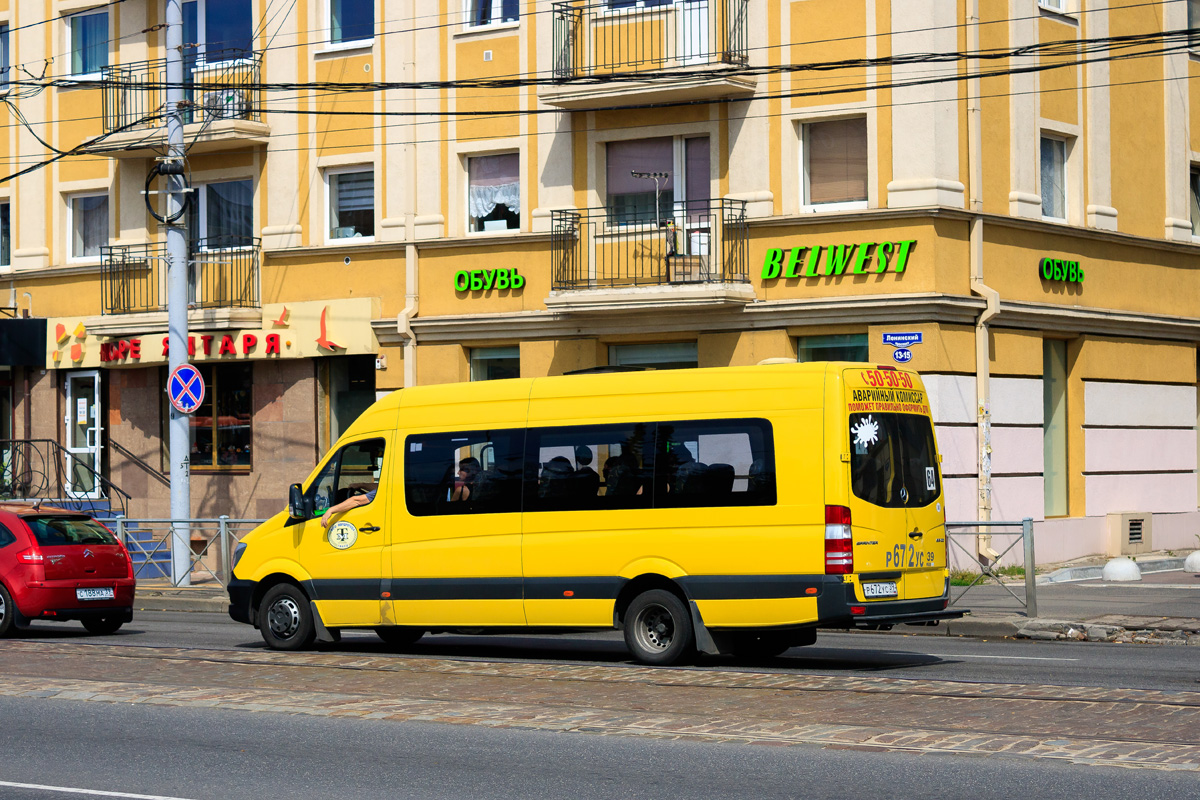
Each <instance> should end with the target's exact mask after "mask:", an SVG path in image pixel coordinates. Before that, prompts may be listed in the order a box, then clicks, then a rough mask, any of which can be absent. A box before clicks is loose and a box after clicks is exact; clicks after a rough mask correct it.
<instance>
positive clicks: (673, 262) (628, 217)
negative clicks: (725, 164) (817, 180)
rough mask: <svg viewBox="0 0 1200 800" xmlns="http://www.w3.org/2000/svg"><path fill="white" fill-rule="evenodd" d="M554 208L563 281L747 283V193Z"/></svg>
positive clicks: (570, 285) (596, 284)
mask: <svg viewBox="0 0 1200 800" xmlns="http://www.w3.org/2000/svg"><path fill="white" fill-rule="evenodd" d="M648 200H649V202H650V207H649V208H647V207H645V206H644V205H643V206H641V207H618V206H616V205H614V206H610V207H604V208H581V209H574V210H559V211H552V212H551V231H552V232H551V245H550V248H551V259H552V261H551V263H552V264H553V275H552V280H553V287H554V288H555V289H560V290H561V289H591V288H610V287H621V286H654V285H661V284H683V283H745V282H747V281H748V280H749V279H750V277H749V271H748V261H747V240H748V227H747V224H746V203H745V201H743V200H724V199H721V200H687V201H679V202H675V203H664V204H663V205H662V207H655V202H656V201H655V199H654V193H653V192H651V193H650V194H649V196H648Z"/></svg>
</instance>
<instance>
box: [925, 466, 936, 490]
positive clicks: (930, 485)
mask: <svg viewBox="0 0 1200 800" xmlns="http://www.w3.org/2000/svg"><path fill="white" fill-rule="evenodd" d="M925 488H926V489H928V490H929V491H931V492H932V491H933V490H934V489H936V488H937V470H935V469H934V468H933V467H926V468H925Z"/></svg>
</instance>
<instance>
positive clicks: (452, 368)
mask: <svg viewBox="0 0 1200 800" xmlns="http://www.w3.org/2000/svg"><path fill="white" fill-rule="evenodd" d="M470 379H471V362H470V361H468V360H467V349H466V348H465V347H463V346H462V345H458V344H445V345H443V344H427V345H424V346H422V347H421V348H420V352H419V353H418V354H417V383H418V384H419V385H421V386H429V385H430V384H435V383H462V382H464V381H468V380H470Z"/></svg>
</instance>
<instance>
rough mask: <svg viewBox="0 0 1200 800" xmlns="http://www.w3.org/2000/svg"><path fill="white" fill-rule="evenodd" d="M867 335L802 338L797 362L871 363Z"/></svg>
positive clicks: (830, 335) (798, 344)
mask: <svg viewBox="0 0 1200 800" xmlns="http://www.w3.org/2000/svg"><path fill="white" fill-rule="evenodd" d="M869 351H870V348H869V347H868V346H867V335H866V334H865V333H834V334H826V335H823V336H801V337H800V338H798V339H797V340H796V360H797V361H869V360H870V352H869Z"/></svg>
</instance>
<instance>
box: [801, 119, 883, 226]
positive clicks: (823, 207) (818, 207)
mask: <svg viewBox="0 0 1200 800" xmlns="http://www.w3.org/2000/svg"><path fill="white" fill-rule="evenodd" d="M848 119H861V120H863V122H864V124H865V125H866V128H867V199H865V200H846V201H844V202H840V203H812V202H810V201H809V197H810V196H811V191H810V188H809V170H808V155H809V151H810V149H811V148H810V146H809V143H808V138H809V133H808V131H809V126H810V125H820V124H821V123H824V122H842V121H845V120H848ZM799 124H800V131H799V134H800V135H799V139H800V159H799V161H800V211H801V212H802V213H820V212H822V211H849V210H854V209H863V208H869V207H870V205H871V185H872V184H871V120H870V118H869V117H868V116H867V115H865V114H846V115H843V116H837V117H817V118H814V119H804V120H800V123H799Z"/></svg>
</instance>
